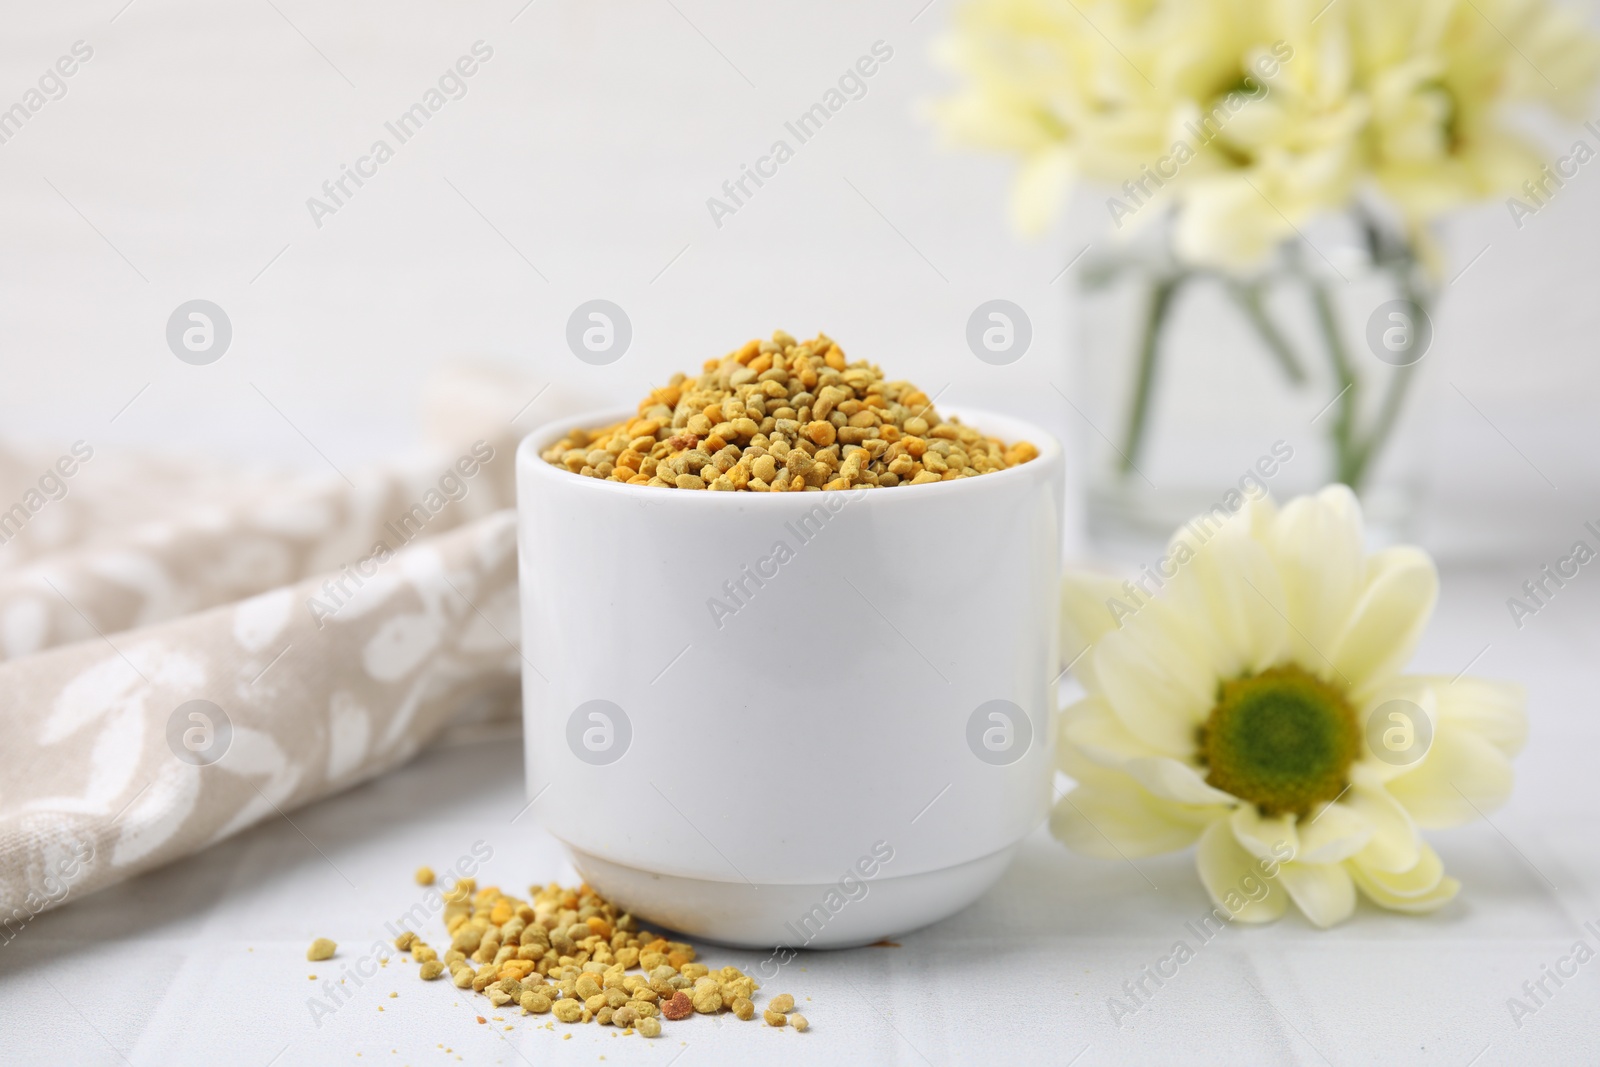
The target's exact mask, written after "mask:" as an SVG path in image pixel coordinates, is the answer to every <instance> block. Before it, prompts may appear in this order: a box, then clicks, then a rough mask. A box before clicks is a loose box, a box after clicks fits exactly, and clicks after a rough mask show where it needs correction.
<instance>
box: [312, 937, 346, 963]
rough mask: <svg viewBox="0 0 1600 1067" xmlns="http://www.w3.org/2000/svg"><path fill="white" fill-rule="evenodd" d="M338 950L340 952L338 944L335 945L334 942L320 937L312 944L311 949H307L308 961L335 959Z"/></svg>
mask: <svg viewBox="0 0 1600 1067" xmlns="http://www.w3.org/2000/svg"><path fill="white" fill-rule="evenodd" d="M338 950H339V946H338V945H337V944H335V943H334V942H332V941H329V940H328V939H327V938H325V937H319V938H317V939H316V940H315V941H313V942H311V947H310V948H308V949H306V959H308V960H326V959H332V958H333V954H334V953H335V952H337V951H338Z"/></svg>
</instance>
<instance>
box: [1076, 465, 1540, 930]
mask: <svg viewBox="0 0 1600 1067" xmlns="http://www.w3.org/2000/svg"><path fill="white" fill-rule="evenodd" d="M1216 511H1217V512H1221V511H1222V509H1220V508H1219V509H1216ZM1362 536H1363V531H1362V521H1361V510H1360V505H1359V504H1358V503H1357V502H1356V499H1355V497H1354V496H1353V495H1352V494H1351V492H1350V491H1349V490H1348V489H1346V488H1345V487H1344V486H1333V487H1331V488H1328V489H1325V490H1323V491H1322V492H1321V493H1319V494H1317V495H1316V496H1312V497H1301V498H1299V499H1297V500H1294V501H1292V502H1291V503H1289V504H1288V505H1286V506H1285V507H1284V508H1283V509H1282V511H1281V512H1280V511H1278V510H1277V509H1276V508H1274V507H1273V506H1272V504H1271V503H1270V501H1267V500H1262V501H1260V502H1256V503H1249V502H1247V503H1245V505H1244V506H1243V508H1242V509H1241V510H1240V511H1239V513H1238V514H1237V515H1232V516H1227V517H1223V516H1222V515H1220V514H1214V515H1211V516H1201V517H1200V518H1198V519H1196V520H1194V521H1193V522H1191V523H1189V524H1188V525H1186V526H1185V527H1184V528H1183V529H1182V530H1180V531H1179V533H1178V534H1177V535H1176V536H1175V537H1174V539H1173V541H1172V543H1171V549H1170V552H1169V554H1168V555H1167V556H1166V557H1164V559H1163V561H1162V564H1161V566H1160V568H1159V569H1161V570H1162V571H1163V572H1164V573H1163V575H1161V576H1160V577H1158V578H1154V579H1152V578H1149V577H1146V578H1144V579H1142V582H1143V589H1142V590H1141V588H1140V587H1139V586H1137V585H1134V584H1133V583H1116V582H1113V581H1112V580H1110V579H1106V578H1101V577H1095V576H1085V575H1075V576H1072V577H1070V578H1069V579H1068V581H1067V583H1066V587H1065V593H1064V605H1063V607H1064V614H1065V617H1066V619H1065V621H1066V627H1067V629H1068V630H1069V631H1072V632H1075V633H1077V634H1078V635H1080V636H1083V637H1085V638H1088V639H1090V640H1092V641H1093V644H1092V645H1091V646H1090V647H1089V650H1088V651H1087V652H1086V653H1085V654H1084V655H1083V657H1082V659H1081V661H1080V662H1079V664H1078V666H1077V668H1076V670H1077V674H1078V677H1079V679H1080V680H1081V681H1082V683H1083V685H1084V688H1085V690H1086V691H1087V696H1086V697H1085V698H1084V699H1083V700H1082V701H1080V702H1078V703H1077V704H1075V705H1074V706H1073V707H1071V708H1069V709H1068V710H1067V712H1066V713H1065V715H1064V717H1063V721H1062V726H1061V740H1062V744H1061V746H1060V751H1061V760H1062V764H1061V765H1062V769H1063V770H1065V771H1066V772H1067V773H1068V774H1070V775H1072V776H1073V777H1074V778H1075V779H1076V781H1077V788H1075V789H1074V790H1073V791H1072V792H1071V793H1070V794H1068V795H1067V797H1066V798H1065V799H1063V800H1062V801H1061V802H1060V804H1058V805H1057V807H1056V811H1055V814H1054V816H1053V818H1052V820H1051V828H1052V830H1053V831H1054V832H1055V834H1056V836H1057V837H1058V838H1060V839H1061V840H1062V841H1064V842H1065V843H1066V844H1068V845H1070V846H1071V847H1073V848H1075V849H1078V850H1080V851H1083V852H1086V853H1091V854H1094V855H1100V856H1106V857H1111V858H1115V857H1118V856H1121V857H1124V858H1129V857H1137V856H1148V855H1153V854H1155V853H1160V852H1169V851H1173V850H1175V849H1181V848H1185V847H1187V846H1189V845H1190V844H1194V843H1196V842H1198V845H1199V848H1198V854H1197V856H1196V862H1197V866H1198V868H1199V874H1200V879H1201V881H1202V882H1203V883H1204V884H1205V887H1206V889H1207V891H1208V892H1209V893H1210V894H1211V897H1212V899H1213V900H1214V901H1215V902H1216V903H1217V904H1218V905H1220V906H1223V907H1225V908H1227V910H1228V911H1229V912H1230V913H1232V914H1233V917H1234V918H1237V919H1240V920H1243V921H1246V922H1268V921H1271V920H1273V919H1276V918H1278V917H1279V916H1281V915H1282V914H1283V913H1284V911H1285V909H1286V908H1287V907H1288V904H1289V901H1291V900H1292V901H1294V903H1295V905H1296V906H1297V907H1299V909H1300V910H1301V911H1302V912H1304V913H1305V915H1306V917H1307V918H1308V919H1310V920H1311V921H1312V922H1313V923H1315V924H1316V925H1318V926H1323V927H1326V926H1331V925H1333V924H1334V923H1337V922H1340V921H1341V920H1343V919H1345V918H1348V917H1349V915H1350V914H1351V912H1352V910H1353V909H1354V908H1355V902H1356V890H1357V889H1360V890H1361V892H1362V893H1364V894H1365V895H1366V896H1367V897H1368V898H1369V899H1371V900H1372V901H1373V902H1375V903H1377V904H1379V905H1381V906H1383V907H1385V908H1392V909H1395V910H1398V911H1410V912H1425V911H1431V910H1433V909H1435V908H1437V907H1439V906H1441V905H1443V904H1444V903H1446V902H1447V901H1449V900H1450V899H1451V898H1452V897H1453V896H1454V895H1455V893H1456V890H1457V888H1458V883H1457V882H1456V880H1455V879H1453V878H1449V877H1447V876H1446V875H1445V873H1444V868H1443V865H1442V864H1441V862H1440V860H1439V857H1438V855H1437V854H1436V853H1435V852H1434V851H1433V849H1432V848H1430V847H1429V846H1428V844H1427V843H1426V842H1425V841H1424V840H1423V839H1422V836H1421V834H1420V832H1419V831H1420V830H1421V829H1433V828H1441V827H1447V826H1455V825H1458V824H1460V823H1464V822H1468V821H1470V820H1472V819H1475V818H1478V817H1479V816H1481V815H1482V814H1483V813H1486V812H1488V811H1490V810H1492V809H1494V808H1495V807H1497V806H1499V805H1500V804H1501V803H1503V802H1504V801H1505V799H1506V798H1507V797H1508V796H1509V795H1510V793H1511V782H1512V774H1511V757H1512V756H1514V755H1515V754H1516V753H1517V751H1518V750H1519V749H1520V748H1521V747H1522V743H1523V741H1524V739H1525V736H1526V729H1527V727H1526V719H1525V716H1524V711H1523V703H1524V698H1523V693H1522V690H1521V688H1520V687H1518V686H1514V685H1510V684H1507V683H1501V682H1490V681H1484V680H1481V679H1474V678H1469V677H1459V678H1456V679H1454V680H1452V679H1450V678H1447V677H1432V676H1424V675H1405V674H1401V673H1400V672H1401V669H1402V668H1403V667H1404V665H1405V663H1406V661H1407V660H1408V659H1409V658H1410V656H1411V653H1412V650H1413V649H1414V648H1415V646H1416V643H1417V641H1418V639H1419V637H1420V636H1421V633H1422V631H1423V628H1424V627H1425V626H1426V624H1427V621H1428V617H1429V616H1430V615H1431V613H1432V611H1433V606H1434V600H1435V598H1436V595H1437V592H1438V576H1437V573H1436V572H1435V570H1434V566H1433V561H1432V560H1431V559H1430V558H1429V557H1428V555H1427V554H1426V553H1424V552H1422V551H1421V550H1420V549H1416V548H1408V547H1399V548H1390V549H1385V550H1383V551H1380V552H1376V553H1373V554H1367V553H1366V552H1365V551H1364V549H1363V544H1362ZM1148 573H1153V572H1152V571H1150V569H1149V568H1147V574H1148ZM1157 581H1160V582H1161V584H1162V587H1161V588H1160V589H1157V588H1156V585H1155V582H1157ZM1147 594H1154V595H1147ZM1263 887H1264V891H1261V890H1262V888H1263Z"/></svg>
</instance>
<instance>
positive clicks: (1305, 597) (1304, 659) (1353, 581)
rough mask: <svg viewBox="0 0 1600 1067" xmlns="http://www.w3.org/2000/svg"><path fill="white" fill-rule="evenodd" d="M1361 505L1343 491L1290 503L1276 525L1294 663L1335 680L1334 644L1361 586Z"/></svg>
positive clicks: (1338, 487) (1338, 488) (1274, 550)
mask: <svg viewBox="0 0 1600 1067" xmlns="http://www.w3.org/2000/svg"><path fill="white" fill-rule="evenodd" d="M1361 538H1362V526H1361V505H1360V504H1358V503H1357V502H1356V498H1355V494H1353V493H1351V492H1350V490H1349V489H1347V488H1345V487H1344V486H1342V485H1331V486H1329V487H1328V488H1326V489H1324V490H1322V492H1320V493H1318V494H1317V495H1315V496H1303V497H1298V498H1296V499H1295V500H1291V501H1290V502H1289V503H1288V504H1287V505H1285V506H1284V509H1283V510H1282V511H1281V512H1279V513H1278V517H1277V519H1276V521H1274V522H1273V524H1272V534H1271V545H1272V556H1273V560H1274V562H1276V563H1277V565H1278V574H1279V577H1280V580H1281V581H1282V582H1283V592H1284V603H1285V605H1286V607H1287V614H1288V616H1289V647H1290V649H1291V654H1292V656H1293V658H1294V660H1295V662H1297V663H1300V664H1302V665H1304V666H1305V667H1306V668H1307V669H1309V670H1313V671H1316V672H1317V673H1319V674H1321V675H1323V676H1324V677H1329V678H1331V677H1335V676H1334V674H1333V661H1332V660H1331V659H1328V658H1327V657H1328V656H1331V655H1332V654H1333V649H1334V643H1335V641H1336V639H1337V638H1338V636H1339V634H1340V632H1341V631H1342V630H1343V629H1344V625H1345V622H1346V620H1347V619H1348V618H1349V616H1350V610H1351V608H1352V607H1354V605H1355V602H1356V597H1357V595H1358V594H1359V592H1360V589H1361V585H1362V576H1363V574H1364V573H1365V563H1364V559H1363V556H1362V544H1361Z"/></svg>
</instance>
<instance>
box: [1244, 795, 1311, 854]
mask: <svg viewBox="0 0 1600 1067" xmlns="http://www.w3.org/2000/svg"><path fill="white" fill-rule="evenodd" d="M1294 819H1295V817H1294V816H1293V815H1282V816H1279V817H1278V818H1276V819H1263V818H1262V817H1261V812H1260V811H1259V810H1257V808H1256V806H1255V805H1254V804H1240V805H1239V806H1238V807H1237V808H1235V809H1233V816H1232V818H1231V819H1230V820H1229V821H1230V822H1231V823H1232V825H1233V837H1234V840H1236V841H1238V842H1239V844H1240V845H1242V846H1244V850H1245V851H1246V852H1248V853H1250V854H1251V855H1252V856H1255V857H1256V858H1257V859H1263V860H1278V861H1280V862H1281V861H1286V860H1289V859H1292V858H1294V857H1295V856H1296V855H1297V854H1298V853H1299V851H1300V835H1299V833H1297V832H1296V830H1295V825H1294Z"/></svg>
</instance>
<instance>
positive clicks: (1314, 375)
mask: <svg viewBox="0 0 1600 1067" xmlns="http://www.w3.org/2000/svg"><path fill="white" fill-rule="evenodd" d="M1164 248H1165V243H1164V238H1163V239H1160V240H1156V241H1146V242H1145V243H1144V244H1143V245H1136V246H1129V247H1126V248H1125V249H1123V250H1122V251H1121V252H1119V253H1117V254H1116V255H1115V256H1111V257H1102V258H1100V259H1099V260H1097V261H1094V262H1088V263H1086V265H1085V269H1084V270H1083V271H1082V272H1081V273H1080V274H1079V275H1078V277H1079V285H1078V300H1079V303H1078V321H1079V324H1080V337H1081V343H1080V356H1081V364H1080V372H1079V383H1080V388H1081V389H1082V390H1083V396H1084V399H1085V401H1086V404H1085V405H1084V407H1083V408H1082V409H1081V412H1080V413H1081V414H1082V415H1083V416H1084V421H1085V423H1086V425H1087V429H1086V432H1085V438H1084V439H1085V445H1086V453H1087V455H1088V457H1089V463H1090V470H1089V475H1088V478H1087V485H1088V521H1089V533H1090V537H1091V539H1092V540H1093V541H1094V542H1095V544H1096V545H1097V546H1098V547H1100V548H1102V549H1109V548H1128V547H1130V546H1137V547H1138V548H1141V549H1142V548H1145V547H1151V546H1159V545H1160V544H1164V543H1165V541H1166V539H1167V538H1168V537H1169V536H1170V535H1171V534H1172V532H1173V531H1174V530H1176V529H1177V528H1178V527H1179V526H1180V525H1182V524H1183V523H1184V522H1185V521H1187V520H1188V519H1190V518H1193V517H1194V516H1196V515H1198V514H1200V513H1202V512H1210V513H1213V514H1215V513H1216V509H1217V508H1218V507H1222V508H1225V509H1226V510H1228V511H1230V512H1232V511H1237V510H1238V508H1239V507H1240V506H1242V503H1243V500H1244V499H1245V498H1247V497H1258V496H1260V495H1262V494H1264V493H1271V495H1272V496H1273V497H1275V498H1276V499H1277V500H1279V501H1280V502H1281V501H1283V500H1287V499H1289V498H1291V497H1294V496H1298V495H1300V494H1303V493H1308V492H1314V491H1316V490H1317V489H1319V488H1321V487H1322V486H1324V485H1326V484H1329V483H1332V482H1341V483H1343V484H1346V485H1349V486H1350V487H1351V488H1352V489H1354V490H1355V491H1356V492H1357V494H1358V495H1359V497H1360V498H1361V500H1362V504H1363V510H1364V511H1365V513H1366V516H1367V524H1368V528H1369V530H1372V531H1374V533H1375V536H1376V538H1377V540H1379V541H1380V542H1387V543H1392V542H1394V541H1396V540H1402V539H1409V538H1411V537H1412V536H1413V535H1414V533H1415V523H1416V519H1417V516H1418V512H1419V508H1420V506H1421V504H1422V502H1423V499H1424V494H1425V489H1426V485H1425V479H1424V477H1423V476H1424V472H1425V470H1426V464H1425V457H1424V455H1423V444H1424V435H1425V429H1426V428H1425V420H1424V419H1423V418H1421V417H1420V414H1419V412H1418V411H1417V410H1416V408H1417V406H1418V405H1417V404H1416V402H1415V401H1416V398H1417V396H1418V394H1419V393H1420V392H1421V390H1420V389H1418V387H1417V384H1418V383H1417V379H1418V378H1419V377H1420V376H1421V375H1422V374H1424V373H1425V372H1426V366H1427V362H1426V360H1425V359H1424V357H1425V356H1426V355H1427V353H1428V350H1429V348H1430V347H1431V345H1432V341H1433V326H1432V320H1431V319H1430V317H1429V313H1428V306H1429V303H1430V295H1431V294H1430V293H1429V290H1428V287H1427V278H1426V276H1425V274H1424V272H1423V271H1422V270H1421V268H1420V266H1419V265H1418V263H1417V260H1416V257H1415V256H1414V255H1413V253H1412V250H1411V248H1410V247H1409V246H1408V245H1407V244H1406V243H1405V242H1404V241H1402V240H1400V239H1398V238H1396V237H1394V236H1393V235H1391V234H1389V233H1386V232H1385V231H1384V230H1383V229H1382V228H1381V227H1380V226H1378V225H1377V224H1375V223H1372V222H1370V221H1367V220H1364V219H1354V220H1350V224H1349V225H1348V226H1347V227H1344V228H1340V229H1338V230H1336V232H1335V234H1334V235H1332V236H1329V235H1321V236H1320V237H1319V239H1318V240H1317V243H1316V244H1312V243H1311V241H1309V240H1305V239H1302V240H1298V241H1295V242H1292V243H1289V244H1286V245H1285V246H1283V247H1282V248H1280V249H1279V250H1278V251H1277V252H1276V253H1275V254H1274V256H1273V257H1272V259H1271V261H1270V262H1269V263H1268V264H1266V265H1265V266H1264V267H1262V268H1261V269H1259V270H1257V271H1255V272H1254V273H1252V274H1250V275H1245V276H1240V275H1234V274H1229V273H1224V272H1221V271H1218V270H1214V269H1209V268H1204V267H1196V266H1193V265H1186V264H1182V263H1179V262H1177V261H1176V260H1174V259H1173V258H1172V257H1171V256H1170V255H1169V254H1167V253H1166V252H1165V251H1164Z"/></svg>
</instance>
